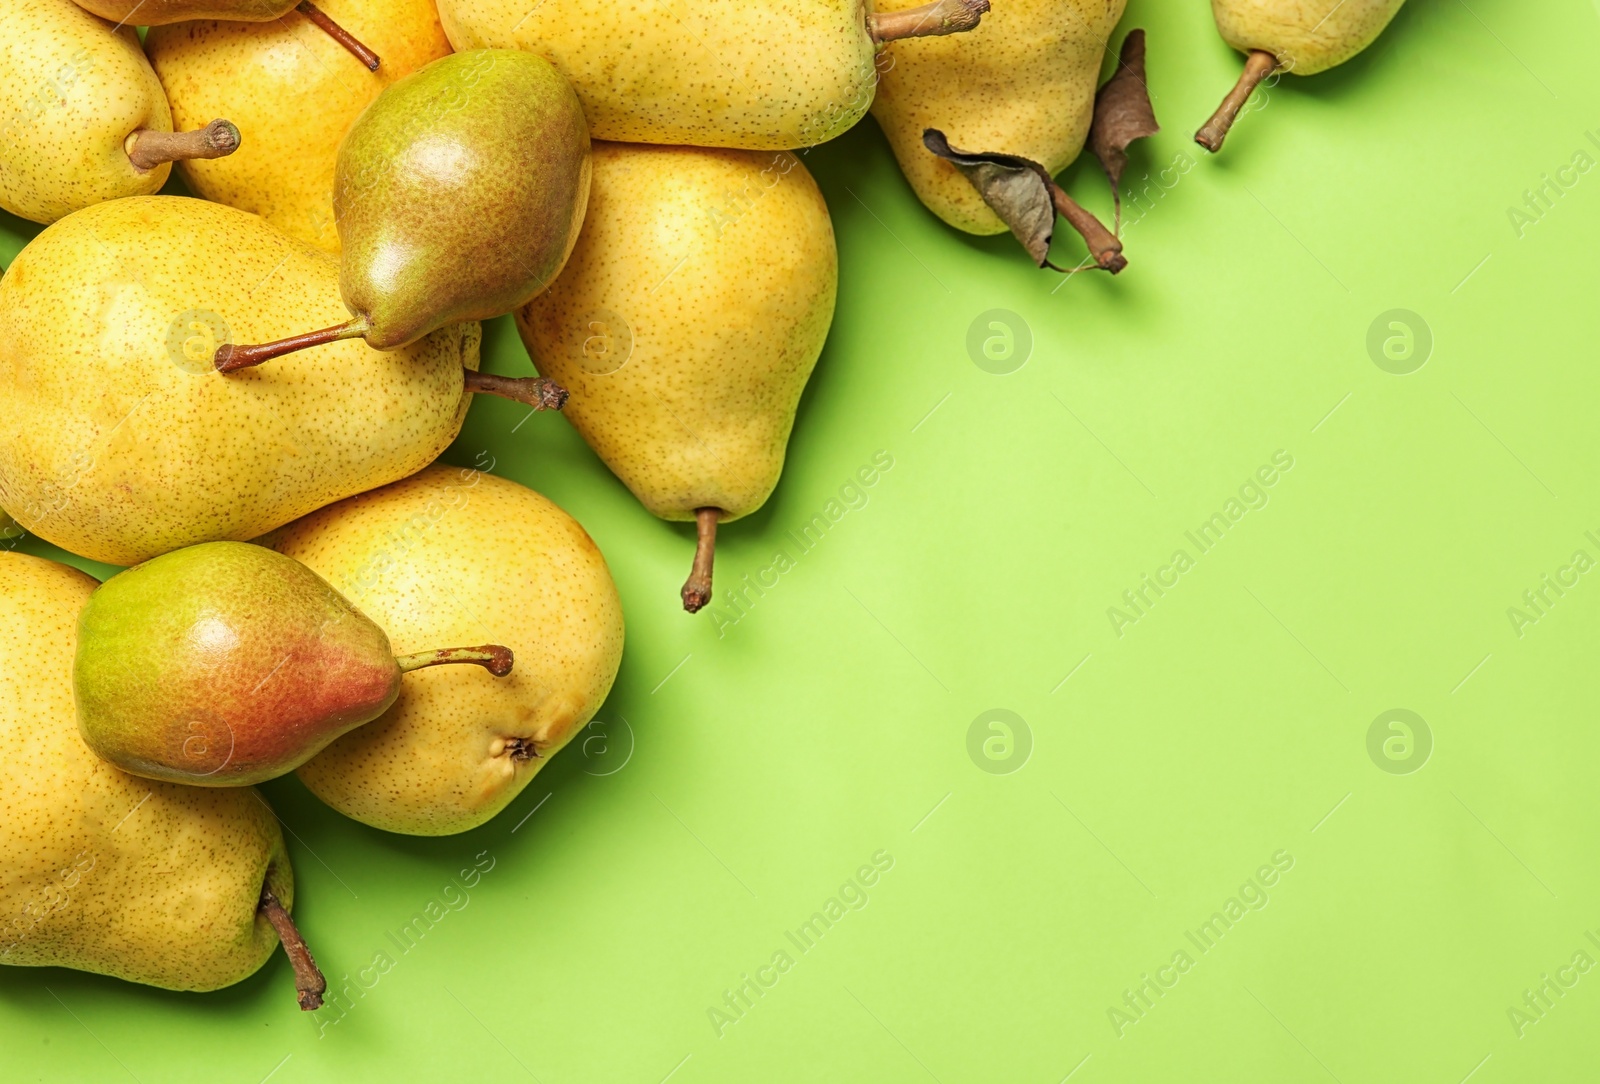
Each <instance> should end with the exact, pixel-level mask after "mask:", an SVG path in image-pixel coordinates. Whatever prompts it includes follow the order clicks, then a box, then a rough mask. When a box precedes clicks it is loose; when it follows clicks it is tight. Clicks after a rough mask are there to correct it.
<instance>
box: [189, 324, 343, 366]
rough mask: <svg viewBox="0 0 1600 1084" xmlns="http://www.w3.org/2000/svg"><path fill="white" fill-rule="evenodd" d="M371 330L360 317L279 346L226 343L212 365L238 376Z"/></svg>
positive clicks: (213, 357) (290, 339)
mask: <svg viewBox="0 0 1600 1084" xmlns="http://www.w3.org/2000/svg"><path fill="white" fill-rule="evenodd" d="M371 328H372V325H371V324H369V323H367V321H366V319H365V318H364V317H360V316H358V317H356V318H355V319H354V320H350V321H348V322H346V323H343V324H335V325H334V326H333V327H325V328H323V329H322V330H321V331H308V332H306V333H305V334H304V335H294V336H291V337H290V338H287V339H279V340H278V341H277V342H271V343H262V344H260V345H259V346H235V345H234V344H232V343H223V344H222V345H221V346H219V347H217V352H216V353H215V354H214V355H212V358H211V364H213V365H215V366H216V368H217V372H219V373H231V372H236V371H238V370H239V369H249V368H251V367H252V366H256V365H260V364H261V363H262V362H264V361H271V360H272V359H273V358H281V357H283V355H285V354H292V353H294V352H295V351H296V350H304V349H306V348H307V347H310V346H324V345H326V344H327V343H336V342H338V341H339V340H341V339H355V338H359V337H360V336H362V335H365V334H366V333H367V332H368V331H370V330H371Z"/></svg>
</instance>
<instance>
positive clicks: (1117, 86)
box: [1089, 30, 1161, 222]
mask: <svg viewBox="0 0 1600 1084" xmlns="http://www.w3.org/2000/svg"><path fill="white" fill-rule="evenodd" d="M1159 131H1161V125H1159V124H1157V123H1156V114H1155V109H1154V108H1152V107H1151V105H1150V87H1149V86H1148V85H1147V84H1146V82H1145V74H1144V31H1143V30H1130V31H1128V36H1127V37H1125V38H1123V39H1122V55H1121V58H1120V59H1119V60H1118V62H1117V70H1116V71H1115V72H1113V73H1112V75H1111V78H1110V79H1107V80H1106V83H1105V86H1103V87H1101V88H1100V91H1099V93H1098V94H1096V95H1095V98H1094V122H1093V123H1092V124H1091V125H1090V126H1089V149H1090V150H1091V151H1092V152H1093V153H1094V156H1095V157H1096V158H1098V159H1100V166H1101V168H1103V169H1104V170H1105V171H1106V178H1107V179H1108V180H1109V181H1110V182H1111V196H1112V199H1113V200H1114V201H1115V202H1116V205H1117V218H1118V221H1119V222H1120V220H1121V217H1122V194H1121V186H1122V171H1123V170H1125V169H1126V168H1127V167H1128V145H1129V144H1131V143H1132V142H1133V141H1134V140H1136V139H1143V138H1145V137H1146V136H1153V135H1155V134H1156V133H1157V132H1159Z"/></svg>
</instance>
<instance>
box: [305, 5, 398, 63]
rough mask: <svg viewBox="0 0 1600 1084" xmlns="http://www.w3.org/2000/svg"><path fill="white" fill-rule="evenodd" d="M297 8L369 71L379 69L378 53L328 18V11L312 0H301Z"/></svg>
mask: <svg viewBox="0 0 1600 1084" xmlns="http://www.w3.org/2000/svg"><path fill="white" fill-rule="evenodd" d="M295 10H296V11H298V12H299V13H300V14H302V15H304V16H305V17H306V18H307V19H310V20H311V21H312V22H313V23H315V24H316V26H317V28H318V29H319V30H321V31H322V32H323V33H324V34H326V35H328V37H330V38H332V39H333V40H334V41H336V42H338V43H339V44H340V45H342V46H344V47H345V50H346V51H347V52H349V54H350V55H351V56H353V57H355V58H356V59H357V60H359V61H361V63H362V64H364V65H365V66H366V69H367V70H368V71H369V72H375V71H377V70H378V65H379V64H380V63H382V62H381V61H380V60H379V59H378V54H377V53H374V52H373V51H372V50H371V49H368V48H367V47H366V46H365V45H363V44H362V43H361V41H360V40H359V39H357V38H356V36H355V35H354V34H352V33H350V31H348V30H346V29H345V28H344V27H342V26H340V25H339V24H338V23H336V22H334V21H333V20H332V19H330V18H328V15H327V13H326V12H324V11H323V10H322V9H321V8H319V7H317V5H315V4H313V3H312V2H311V0H300V3H299V4H298V5H296V6H295Z"/></svg>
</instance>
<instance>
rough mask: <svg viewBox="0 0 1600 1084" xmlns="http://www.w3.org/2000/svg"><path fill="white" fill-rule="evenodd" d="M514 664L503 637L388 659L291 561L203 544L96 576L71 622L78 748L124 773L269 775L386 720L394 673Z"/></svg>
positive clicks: (356, 617) (233, 780) (340, 600)
mask: <svg viewBox="0 0 1600 1084" xmlns="http://www.w3.org/2000/svg"><path fill="white" fill-rule="evenodd" d="M447 663H474V664H476V665H479V666H482V667H483V668H484V669H486V670H488V671H489V672H490V673H491V674H493V675H494V676H496V677H504V676H505V675H506V674H509V673H510V672H511V665H512V656H511V652H510V651H509V650H507V649H506V648H505V647H502V646H500V645H498V644H489V645H485V646H483V647H470V648H448V649H444V650H438V649H434V650H428V651H421V652H417V653H414V654H409V655H405V656H402V657H400V658H398V659H397V658H396V657H395V655H394V652H393V650H392V649H391V648H390V646H389V638H388V637H387V636H385V635H384V632H383V630H382V629H381V628H379V627H378V626H377V625H375V624H374V623H373V622H372V621H371V619H370V618H368V617H366V616H365V615H363V614H362V613H361V611H360V610H357V609H356V608H355V607H354V606H352V605H351V604H350V602H349V600H348V599H346V598H345V597H344V596H343V595H341V594H339V592H337V591H335V590H334V589H333V588H332V587H329V586H328V584H327V583H326V582H325V581H324V580H323V579H322V578H321V577H319V576H318V575H317V574H316V573H315V572H312V571H311V570H310V569H309V568H307V567H306V566H305V565H303V564H301V563H300V562H299V561H296V560H294V559H293V558H290V557H285V556H284V555H283V554H281V553H278V552H276V551H274V550H269V549H266V548H264V547H262V546H255V545H251V544H249V543H246V542H209V543H206V544H204V545H200V546H190V547H189V548H188V549H182V550H178V551H176V552H174V553H169V554H166V555H164V556H162V557H157V558H155V559H154V560H152V561H146V562H145V563H144V564H142V565H138V566H136V567H134V568H130V569H128V570H127V571H126V572H123V573H120V574H118V575H116V576H113V577H112V578H111V579H109V580H107V581H106V582H105V583H104V584H102V585H101V586H100V587H99V588H98V589H97V590H96V591H95V592H94V594H93V595H91V596H90V597H89V603H88V605H87V606H85V607H84V610H83V616H82V617H81V618H80V619H79V622H78V654H77V661H76V663H75V664H74V666H73V672H72V682H73V689H74V690H75V691H76V693H77V700H78V728H79V729H80V730H81V731H82V732H83V740H84V741H85V742H87V743H88V745H89V748H91V749H93V750H94V751H95V752H96V753H98V754H100V756H101V757H102V758H104V759H105V760H106V761H108V762H110V763H111V764H114V765H116V766H117V767H119V768H121V769H122V770H123V771H125V772H130V773H132V774H133V775H141V776H144V777H145V778H147V779H162V780H166V781H168V782H172V783H189V784H191V785H194V786H206V787H238V786H246V785H248V784H251V783H261V782H264V781H266V780H268V779H275V778H276V777H278V776H280V775H284V774H286V773H288V772H291V771H293V770H294V769H296V768H298V767H299V766H300V765H302V764H304V763H305V762H306V761H307V760H310V759H311V758H312V757H314V756H316V755H317V753H319V752H321V751H322V749H323V747H324V746H326V745H327V744H328V743H329V742H331V741H333V740H334V739H335V738H337V737H339V736H340V735H341V734H345V733H347V732H348V731H351V730H354V729H355V728H356V727H358V726H361V725H362V724H363V723H368V722H371V721H372V720H373V719H376V718H377V717H378V716H380V715H382V714H383V713H384V712H385V711H387V710H388V709H389V705H391V704H393V703H394V701H395V698H396V697H397V696H399V695H400V677H401V675H402V674H404V673H408V672H410V671H412V670H420V669H422V668H424V667H428V666H441V665H444V664H447Z"/></svg>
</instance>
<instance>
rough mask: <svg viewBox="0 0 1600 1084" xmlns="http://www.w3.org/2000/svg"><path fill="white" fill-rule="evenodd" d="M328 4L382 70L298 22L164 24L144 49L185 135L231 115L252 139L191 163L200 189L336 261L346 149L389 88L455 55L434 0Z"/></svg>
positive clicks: (188, 173)
mask: <svg viewBox="0 0 1600 1084" xmlns="http://www.w3.org/2000/svg"><path fill="white" fill-rule="evenodd" d="M323 6H324V7H325V8H326V9H327V11H328V13H329V14H330V15H332V16H333V17H334V18H336V19H338V20H339V24H340V25H341V26H344V27H346V28H347V29H349V30H350V31H351V32H352V33H355V34H357V35H359V37H360V38H361V40H362V41H364V42H366V43H367V44H368V45H370V46H372V47H373V48H374V49H376V50H377V51H378V52H379V53H380V54H381V55H382V56H383V67H381V68H380V69H378V71H377V72H376V73H374V74H371V75H365V74H363V73H362V72H361V71H360V70H359V69H355V68H353V66H352V65H350V63H349V62H348V60H346V59H344V58H343V57H342V55H341V53H340V49H339V46H338V45H337V44H336V43H335V42H334V41H333V40H332V39H331V38H329V37H328V36H327V35H326V34H324V33H322V32H321V31H320V30H318V29H317V28H316V26H315V25H314V24H313V23H312V22H311V21H310V20H309V19H307V18H305V17H304V16H303V15H302V14H297V13H290V14H288V15H286V16H284V17H283V19H282V20H280V21H276V22H266V23H245V22H201V23H179V24H172V25H167V26H156V27H152V28H151V30H150V33H149V35H148V36H147V37H146V38H145V42H144V48H145V53H146V54H147V55H148V56H149V57H150V63H151V65H152V66H153V67H154V68H155V71H156V75H157V76H158V77H159V78H160V80H161V85H162V87H164V88H165V89H166V92H167V100H168V101H169V102H171V103H172V115H173V118H174V120H175V122H176V123H177V124H178V125H179V126H180V127H188V126H191V125H192V124H193V123H195V122H194V121H193V119H192V118H196V117H218V116H226V117H230V118H232V120H233V121H234V122H235V123H236V124H238V125H239V127H240V128H242V129H243V130H244V131H246V132H248V133H250V139H249V141H248V142H247V143H245V144H244V146H242V147H241V148H240V149H239V150H238V151H237V152H235V153H234V154H232V155H230V156H229V157H227V158H224V159H218V160H215V161H191V162H184V163H181V164H180V165H179V166H178V169H179V171H180V172H181V173H182V174H183V180H184V183H185V184H187V185H188V186H189V188H190V190H191V191H193V192H194V193H195V195H198V196H202V197H204V198H205V199H209V200H215V201H216V202H218V203H226V204H227V205H228V206H230V207H240V208H243V209H244V210H246V211H253V212H255V213H256V214H258V215H260V216H261V217H263V218H265V219H266V220H267V221H268V222H270V223H272V224H273V225H274V226H276V227H278V229H280V230H282V231H283V232H284V233H287V234H288V235H289V236H291V237H295V238H298V239H299V240H302V241H305V242H308V243H310V244H313V245H316V246H317V247H318V248H321V249H325V250H327V251H329V252H334V253H337V252H338V251H339V234H338V231H337V230H336V229H335V228H334V218H333V167H334V161H335V159H336V158H337V157H338V153H339V141H340V140H341V139H343V138H344V134H345V132H346V130H348V129H349V127H350V124H351V122H353V121H354V120H355V119H356V117H357V116H358V115H359V114H360V113H361V111H362V110H363V109H365V108H366V107H367V105H368V104H369V103H370V102H371V101H372V100H373V99H374V98H376V97H377V96H378V94H379V92H380V91H382V90H383V88H384V87H386V86H388V85H389V84H390V83H393V82H394V81H395V80H396V79H399V78H402V77H404V76H407V75H410V74H411V73H412V72H414V71H416V70H417V69H418V68H420V67H422V66H423V65H424V64H427V63H428V62H429V61H431V60H436V59H438V58H439V57H442V56H446V55H447V54H449V52H450V43H449V42H448V41H447V40H445V36H444V31H443V30H441V29H440V28H439V13H438V10H437V9H436V8H435V7H434V6H433V2H432V0H384V2H382V3H379V2H377V0H325V3H324V5H323ZM142 11H143V9H141V13H142ZM140 17H141V18H142V17H143V16H142V14H141V16H140Z"/></svg>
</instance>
